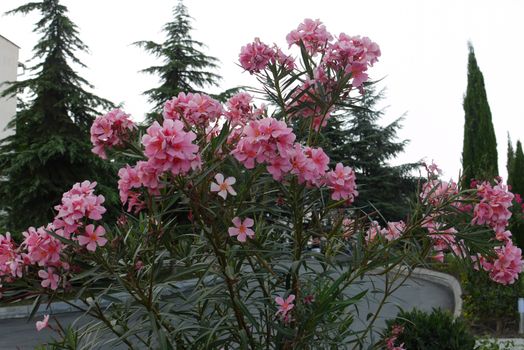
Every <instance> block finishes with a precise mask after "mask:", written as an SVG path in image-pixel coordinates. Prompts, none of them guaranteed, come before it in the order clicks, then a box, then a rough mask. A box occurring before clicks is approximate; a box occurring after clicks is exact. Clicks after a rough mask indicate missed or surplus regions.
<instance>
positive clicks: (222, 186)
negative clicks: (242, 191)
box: [211, 173, 237, 199]
mask: <svg viewBox="0 0 524 350" xmlns="http://www.w3.org/2000/svg"><path fill="white" fill-rule="evenodd" d="M215 180H216V183H215V182H211V192H217V194H218V195H219V196H220V197H222V198H224V199H226V198H227V194H228V193H229V194H230V195H232V196H236V195H237V193H236V191H235V189H234V188H233V185H234V184H235V182H236V181H237V180H236V179H235V178H234V177H233V176H230V177H228V178H227V179H224V175H222V174H220V173H219V174H216V175H215Z"/></svg>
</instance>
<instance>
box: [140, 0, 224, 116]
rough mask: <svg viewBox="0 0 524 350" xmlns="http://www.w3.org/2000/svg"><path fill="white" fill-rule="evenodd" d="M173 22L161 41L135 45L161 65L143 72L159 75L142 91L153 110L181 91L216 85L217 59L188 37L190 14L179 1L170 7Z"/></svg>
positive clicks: (165, 26) (201, 44)
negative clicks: (156, 81) (155, 84)
mask: <svg viewBox="0 0 524 350" xmlns="http://www.w3.org/2000/svg"><path fill="white" fill-rule="evenodd" d="M173 17H174V18H173V21H172V22H169V23H166V24H165V25H164V27H163V32H164V33H165V34H166V40H165V41H164V42H163V43H156V42H154V41H138V42H136V43H135V45H137V46H139V47H141V48H143V49H145V50H146V51H147V52H148V53H150V54H152V55H154V56H156V57H157V58H160V59H162V61H163V65H158V66H152V67H149V68H146V69H144V70H143V71H142V72H145V73H149V74H153V75H156V76H158V77H159V78H160V86H159V87H156V88H152V89H149V90H147V91H145V92H144V94H146V95H147V96H148V97H149V101H150V102H151V103H153V105H154V107H153V112H158V111H159V110H161V108H162V106H163V104H164V102H165V101H167V100H168V99H170V98H172V97H173V96H177V95H178V94H179V93H180V92H186V93H187V92H192V93H194V92H201V90H200V89H202V88H204V87H209V86H216V85H218V81H219V80H220V79H221V77H220V76H219V75H218V74H215V73H213V72H212V70H213V69H215V68H217V63H218V60H217V59H216V58H214V57H211V56H207V55H205V54H204V53H203V52H202V51H201V49H202V48H203V47H204V44H203V43H201V42H199V41H196V40H193V39H192V38H191V34H190V32H191V30H192V29H193V28H192V27H191V17H190V16H189V14H188V12H187V8H186V6H185V5H184V4H183V2H182V1H179V3H178V4H177V6H175V8H174V9H173Z"/></svg>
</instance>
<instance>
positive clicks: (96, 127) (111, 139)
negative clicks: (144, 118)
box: [91, 109, 136, 159]
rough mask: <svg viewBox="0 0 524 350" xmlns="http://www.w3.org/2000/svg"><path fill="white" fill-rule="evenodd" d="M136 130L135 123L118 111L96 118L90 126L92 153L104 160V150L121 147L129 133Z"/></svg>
mask: <svg viewBox="0 0 524 350" xmlns="http://www.w3.org/2000/svg"><path fill="white" fill-rule="evenodd" d="M134 129H136V125H135V123H133V121H132V120H131V119H129V115H128V114H125V113H124V112H123V111H122V110H120V109H114V110H112V111H111V112H109V113H107V114H105V115H103V116H101V117H98V118H96V119H95V121H94V122H93V124H92V125H91V143H92V144H93V149H92V151H93V153H95V154H97V155H98V156H99V157H100V158H102V159H106V158H107V155H106V149H108V148H113V147H117V146H121V145H123V143H124V140H126V139H127V138H128V137H129V133H130V132H131V131H133V130H134Z"/></svg>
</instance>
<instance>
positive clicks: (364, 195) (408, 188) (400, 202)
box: [320, 86, 417, 220]
mask: <svg viewBox="0 0 524 350" xmlns="http://www.w3.org/2000/svg"><path fill="white" fill-rule="evenodd" d="M383 97H384V90H382V91H380V92H376V91H375V89H374V88H373V86H369V87H367V88H366V94H365V96H364V97H363V99H362V101H361V102H360V103H359V104H358V105H357V106H356V107H355V108H353V109H351V110H344V111H342V112H343V113H341V114H338V115H337V116H334V117H332V118H331V119H329V120H328V125H327V126H326V129H325V130H324V131H323V133H322V136H323V139H322V141H321V144H320V146H322V147H323V148H324V150H325V151H326V152H327V153H328V155H329V156H330V158H331V161H332V163H333V164H335V163H337V162H342V163H344V164H348V165H350V166H351V167H352V168H353V169H354V170H355V173H356V175H357V184H358V191H359V196H358V197H357V199H356V201H355V206H357V207H363V209H364V210H365V211H366V212H368V213H369V212H373V211H375V210H378V212H379V214H380V215H381V216H383V217H384V218H386V219H387V220H399V219H404V218H405V216H406V215H407V214H408V212H409V207H410V205H409V199H410V196H412V195H413V194H414V193H415V190H416V180H415V179H414V178H413V177H412V176H411V175H410V171H411V170H413V169H414V168H416V167H417V164H404V165H400V166H391V165H389V163H388V162H389V161H390V160H391V159H393V158H395V157H396V156H397V155H398V154H399V153H401V152H403V151H404V148H405V146H406V145H407V142H408V141H407V140H402V141H398V140H397V132H398V130H399V129H400V128H401V121H402V118H398V119H397V120H395V121H393V122H392V123H390V124H389V125H386V126H381V125H379V121H380V119H381V118H382V117H383V115H384V111H383V110H378V109H377V104H378V103H379V101H380V100H381V99H382V98H383Z"/></svg>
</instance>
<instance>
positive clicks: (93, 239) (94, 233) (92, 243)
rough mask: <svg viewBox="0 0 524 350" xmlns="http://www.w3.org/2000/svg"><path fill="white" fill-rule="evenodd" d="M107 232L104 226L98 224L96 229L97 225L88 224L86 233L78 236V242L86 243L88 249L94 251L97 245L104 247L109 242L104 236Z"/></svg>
mask: <svg viewBox="0 0 524 350" xmlns="http://www.w3.org/2000/svg"><path fill="white" fill-rule="evenodd" d="M105 234H106V230H105V228H104V227H103V226H98V227H97V228H96V229H95V225H93V224H91V225H87V226H86V229H85V234H84V235H81V236H78V243H80V245H85V246H86V248H87V250H89V251H91V252H94V251H95V250H96V247H97V246H98V247H103V246H104V245H105V244H106V243H107V239H106V238H104V237H102V236H104V235H105Z"/></svg>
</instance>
